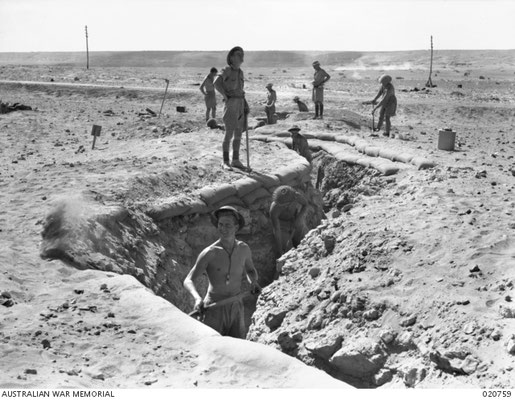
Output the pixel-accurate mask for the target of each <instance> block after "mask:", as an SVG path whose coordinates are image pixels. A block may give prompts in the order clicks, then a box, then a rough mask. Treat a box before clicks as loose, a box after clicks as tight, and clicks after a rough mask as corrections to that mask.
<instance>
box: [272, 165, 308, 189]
mask: <svg viewBox="0 0 515 400" xmlns="http://www.w3.org/2000/svg"><path fill="white" fill-rule="evenodd" d="M310 172H311V166H310V165H306V164H304V163H295V164H292V165H289V166H286V167H282V168H279V169H278V170H277V171H276V172H275V175H276V176H277V177H279V179H280V181H281V183H283V184H284V183H285V182H288V181H292V180H294V179H296V178H297V177H300V176H302V175H305V174H309V173H310Z"/></svg>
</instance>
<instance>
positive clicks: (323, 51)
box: [0, 48, 515, 54]
mask: <svg viewBox="0 0 515 400" xmlns="http://www.w3.org/2000/svg"><path fill="white" fill-rule="evenodd" d="M514 50H515V48H511V49H489V48H482V49H433V51H514ZM227 51H228V50H227V49H223V50H184V49H182V50H90V51H89V53H105V52H109V53H144V52H161V53H167V52H196V53H213V52H227ZM409 51H431V49H404V50H271V49H269V50H245V52H246V53H258V52H285V53H286V52H299V53H316V52H319V53H356V52H359V53H395V52H409ZM85 52H86V50H27V51H0V54H9V53H17V54H22V53H85Z"/></svg>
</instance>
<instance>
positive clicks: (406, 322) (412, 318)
mask: <svg viewBox="0 0 515 400" xmlns="http://www.w3.org/2000/svg"><path fill="white" fill-rule="evenodd" d="M416 322H417V316H416V315H411V316H409V317H408V318H405V319H403V320H402V321H401V322H400V326H403V327H408V326H413V325H415V323H416Z"/></svg>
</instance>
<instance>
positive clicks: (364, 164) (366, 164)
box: [356, 157, 370, 168]
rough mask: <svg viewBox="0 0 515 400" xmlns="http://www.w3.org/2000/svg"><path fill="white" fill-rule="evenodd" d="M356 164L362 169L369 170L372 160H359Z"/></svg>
mask: <svg viewBox="0 0 515 400" xmlns="http://www.w3.org/2000/svg"><path fill="white" fill-rule="evenodd" d="M356 164H357V165H359V166H361V167H364V168H368V167H370V158H364V157H363V158H358V159H357V160H356Z"/></svg>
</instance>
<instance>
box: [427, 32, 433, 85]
mask: <svg viewBox="0 0 515 400" xmlns="http://www.w3.org/2000/svg"><path fill="white" fill-rule="evenodd" d="M432 73H433V35H431V63H430V64H429V79H428V80H427V83H426V87H433V81H432V80H431V74H432Z"/></svg>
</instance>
